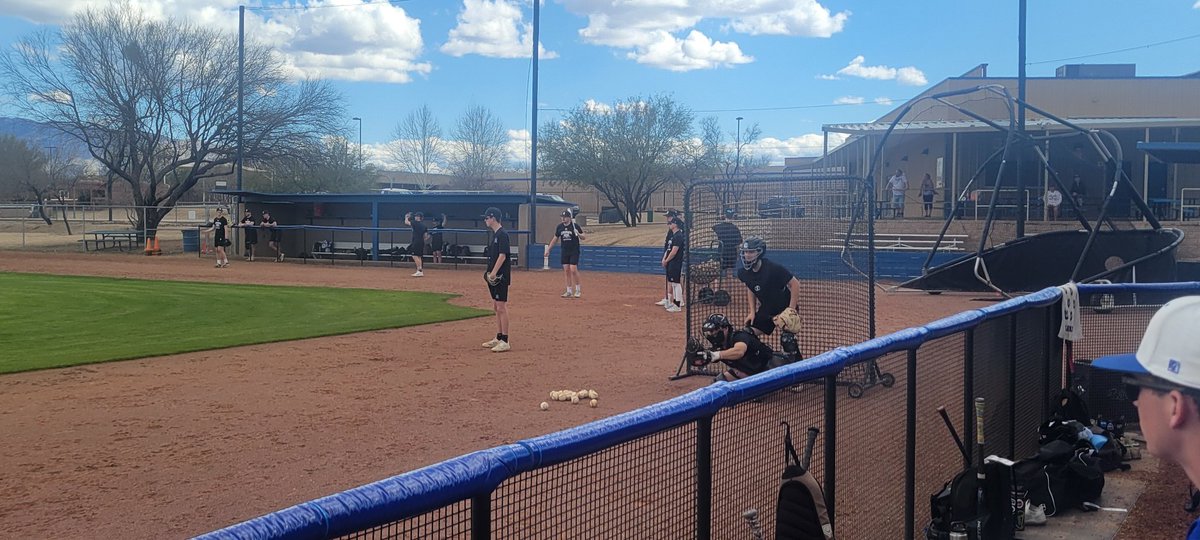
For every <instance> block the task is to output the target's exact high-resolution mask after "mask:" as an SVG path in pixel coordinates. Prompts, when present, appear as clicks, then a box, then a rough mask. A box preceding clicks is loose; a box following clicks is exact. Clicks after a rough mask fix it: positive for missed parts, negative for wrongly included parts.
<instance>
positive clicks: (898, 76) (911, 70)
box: [821, 54, 928, 86]
mask: <svg viewBox="0 0 1200 540" xmlns="http://www.w3.org/2000/svg"><path fill="white" fill-rule="evenodd" d="M866 61H867V59H866V58H865V57H863V55H861V54H860V55H858V56H855V57H854V59H853V60H851V61H850V64H849V65H847V66H846V67H844V68H842V69H839V70H838V71H837V74H838V75H845V76H847V77H860V78H863V79H877V80H881V81H891V80H895V81H896V82H898V83H900V84H904V85H908V86H922V85H925V84H926V83H927V82H928V81H926V80H925V74H924V73H922V72H921V70H919V69H917V68H915V67H913V66H905V67H902V68H894V67H888V66H868V65H866ZM821 78H836V76H822V77H821Z"/></svg>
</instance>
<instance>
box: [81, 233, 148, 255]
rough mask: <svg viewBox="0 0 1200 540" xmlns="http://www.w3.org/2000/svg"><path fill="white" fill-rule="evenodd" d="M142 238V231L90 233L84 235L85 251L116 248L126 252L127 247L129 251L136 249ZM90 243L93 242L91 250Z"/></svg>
mask: <svg viewBox="0 0 1200 540" xmlns="http://www.w3.org/2000/svg"><path fill="white" fill-rule="evenodd" d="M89 238H90V240H89ZM140 238H141V234H140V231H132V230H112V231H88V232H85V233H83V250H84V251H90V250H101V249H109V248H114V247H115V248H117V249H119V250H121V251H125V248H126V247H128V248H129V249H133V248H134V247H136V246H137V245H138V241H139V240H140ZM88 242H91V244H92V245H91V248H89V247H88Z"/></svg>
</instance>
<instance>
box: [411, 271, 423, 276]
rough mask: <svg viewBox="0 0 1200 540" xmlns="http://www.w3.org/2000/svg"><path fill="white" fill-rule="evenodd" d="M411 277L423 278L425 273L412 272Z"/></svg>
mask: <svg viewBox="0 0 1200 540" xmlns="http://www.w3.org/2000/svg"><path fill="white" fill-rule="evenodd" d="M412 277H425V272H422V271H420V270H417V271H416V272H413V275H412Z"/></svg>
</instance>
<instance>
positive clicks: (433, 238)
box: [429, 223, 446, 247]
mask: <svg viewBox="0 0 1200 540" xmlns="http://www.w3.org/2000/svg"><path fill="white" fill-rule="evenodd" d="M445 228H446V226H445V225H442V224H441V223H439V224H437V225H434V226H433V228H432V229H430V230H429V243H430V244H433V246H434V247H441V245H442V233H441V230H442V229H445Z"/></svg>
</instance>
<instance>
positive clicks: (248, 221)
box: [234, 208, 258, 261]
mask: <svg viewBox="0 0 1200 540" xmlns="http://www.w3.org/2000/svg"><path fill="white" fill-rule="evenodd" d="M234 227H241V228H243V229H245V230H243V231H242V235H243V236H245V239H244V240H243V241H242V243H243V244H245V248H246V250H245V253H244V257H243V258H244V259H246V260H247V261H253V260H254V246H255V244H258V226H257V225H255V224H254V212H251V211H250V209H249V208H247V209H246V214H245V215H243V216H242V220H241V221H239V222H238V223H237V225H234Z"/></svg>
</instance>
